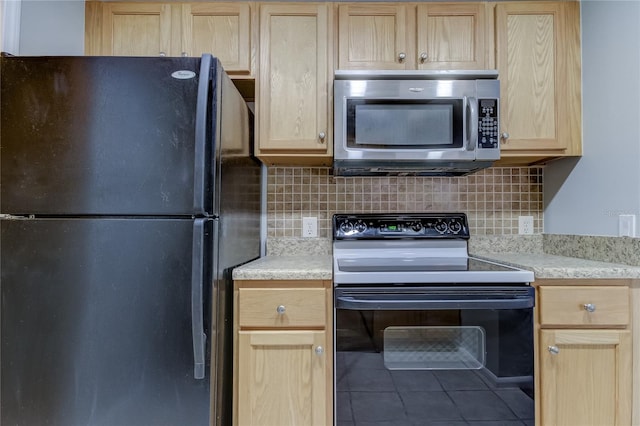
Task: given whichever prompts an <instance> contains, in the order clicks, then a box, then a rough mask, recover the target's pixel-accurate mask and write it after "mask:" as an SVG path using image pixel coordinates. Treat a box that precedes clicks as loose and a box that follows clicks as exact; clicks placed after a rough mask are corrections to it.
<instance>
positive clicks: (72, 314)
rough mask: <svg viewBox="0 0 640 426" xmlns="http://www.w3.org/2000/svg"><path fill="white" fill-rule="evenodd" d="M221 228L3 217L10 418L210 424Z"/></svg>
mask: <svg viewBox="0 0 640 426" xmlns="http://www.w3.org/2000/svg"><path fill="white" fill-rule="evenodd" d="M214 225H215V221H213V220H209V219H197V220H189V219H161V220H152V219H23V220H20V219H17V220H16V219H14V220H7V219H2V220H0V230H1V234H0V236H1V247H0V249H1V251H2V258H1V260H0V266H1V271H0V273H1V276H0V277H1V283H2V287H1V296H2V305H1V312H0V316H1V333H2V343H1V344H2V357H1V362H0V363H1V372H0V374H1V394H2V399H1V407H0V416H1V418H0V424H2V425H7V426H8V425H49V426H76V425H77V426H80V425H82V426H86V425H91V426H114V425H126V426H149V425H154V426H162V425H167V426H168V425H171V426H178V425H190V426H199V425H202V426H208V425H209V424H210V409H211V399H212V397H213V396H212V395H211V392H210V383H212V382H215V378H213V379H212V377H211V371H212V366H213V365H215V363H216V361H215V357H214V360H213V361H212V360H211V352H212V351H211V347H210V346H211V344H212V343H211V342H209V341H208V340H210V339H209V338H208V336H210V334H211V329H212V326H211V318H212V317H215V316H216V315H215V312H211V308H210V306H211V304H210V301H211V297H212V296H211V288H210V287H211V286H210V285H209V284H208V283H210V282H212V281H211V280H212V276H214V275H215V274H216V273H215V271H212V270H211V268H210V267H209V266H210V265H211V257H213V254H212V253H213V248H212V246H213V242H212V238H211V237H212V230H213V226H214ZM200 234H201V235H200ZM197 256H202V258H203V259H195V257H197ZM198 268H202V270H201V271H198V270H197V269H198ZM193 278H197V279H201V280H202V281H201V282H192V279H193ZM194 294H195V296H196V297H195V300H201V301H202V307H203V309H201V310H199V309H192V306H193V305H192V303H193V302H194ZM200 320H202V321H200ZM194 324H195V325H196V326H197V327H194ZM198 327H200V328H198ZM194 329H199V330H202V334H200V335H199V337H202V340H201V341H200V343H201V344H202V345H203V346H202V347H203V348H204V349H203V352H202V351H200V349H198V351H197V352H198V355H197V356H196V357H194V354H196V351H195V349H196V346H198V345H196V344H195V343H194V342H195V340H197V339H194V336H193V334H192V330H194ZM211 340H214V343H213V344H214V345H215V339H211ZM198 347H200V346H198ZM213 352H214V353H215V349H214V350H213ZM196 358H199V359H196ZM202 362H204V365H202ZM214 371H215V368H214ZM196 372H198V373H200V374H199V376H200V377H203V378H202V379H197V378H194V373H196ZM214 374H215V373H214Z"/></svg>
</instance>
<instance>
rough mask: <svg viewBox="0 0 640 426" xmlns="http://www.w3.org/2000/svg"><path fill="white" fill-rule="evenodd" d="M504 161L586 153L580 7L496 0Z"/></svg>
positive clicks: (574, 4)
mask: <svg viewBox="0 0 640 426" xmlns="http://www.w3.org/2000/svg"><path fill="white" fill-rule="evenodd" d="M495 11H496V19H495V26H496V62H497V68H498V71H499V73H500V102H501V105H500V120H501V123H500V127H501V133H502V135H503V138H502V148H501V156H502V158H503V161H509V160H514V159H515V160H521V161H522V162H527V163H530V162H532V161H535V160H539V161H544V160H545V159H547V158H552V157H560V156H572V155H580V154H581V153H582V134H581V88H580V86H581V83H580V80H581V77H580V6H579V3H578V2H576V1H567V2H517V3H515V2H512V3H497V5H496V10H495Z"/></svg>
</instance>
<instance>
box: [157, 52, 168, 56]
mask: <svg viewBox="0 0 640 426" xmlns="http://www.w3.org/2000/svg"><path fill="white" fill-rule="evenodd" d="M158 56H167V54H166V53H164V52H160V53H158Z"/></svg>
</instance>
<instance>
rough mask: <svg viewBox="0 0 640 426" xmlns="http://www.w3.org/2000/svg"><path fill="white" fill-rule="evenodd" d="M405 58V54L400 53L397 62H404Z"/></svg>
mask: <svg viewBox="0 0 640 426" xmlns="http://www.w3.org/2000/svg"><path fill="white" fill-rule="evenodd" d="M406 57H407V54H406V53H404V52H400V53H399V54H398V60H399V61H400V62H402V61H404V60H405V58H406Z"/></svg>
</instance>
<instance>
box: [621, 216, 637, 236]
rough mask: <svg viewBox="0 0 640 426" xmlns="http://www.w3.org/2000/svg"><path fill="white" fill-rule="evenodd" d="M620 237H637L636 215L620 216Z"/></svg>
mask: <svg viewBox="0 0 640 426" xmlns="http://www.w3.org/2000/svg"><path fill="white" fill-rule="evenodd" d="M618 235H619V236H621V237H634V236H635V235H636V215H635V214H621V215H620V216H618Z"/></svg>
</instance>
